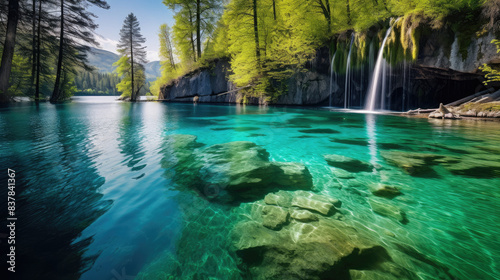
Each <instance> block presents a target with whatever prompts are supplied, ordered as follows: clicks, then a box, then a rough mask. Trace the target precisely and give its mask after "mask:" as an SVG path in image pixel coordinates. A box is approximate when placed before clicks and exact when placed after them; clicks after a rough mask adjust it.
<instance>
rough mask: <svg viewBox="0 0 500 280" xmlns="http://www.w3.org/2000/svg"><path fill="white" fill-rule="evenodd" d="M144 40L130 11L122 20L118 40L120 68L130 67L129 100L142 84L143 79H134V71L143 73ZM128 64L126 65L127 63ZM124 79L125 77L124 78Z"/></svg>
mask: <svg viewBox="0 0 500 280" xmlns="http://www.w3.org/2000/svg"><path fill="white" fill-rule="evenodd" d="M145 42H146V39H144V37H143V36H142V35H141V28H140V27H139V21H138V20H137V17H136V16H135V15H134V14H133V13H130V14H129V15H128V16H127V17H126V18H125V21H124V22H123V27H122V29H121V30H120V42H119V43H118V52H119V53H120V54H121V55H122V58H125V57H126V58H127V59H120V61H122V62H123V65H122V68H125V69H126V68H129V69H130V83H131V85H130V90H131V95H130V101H132V102H134V101H136V99H137V95H138V93H139V90H140V89H141V88H142V87H143V86H144V82H145V81H144V80H143V79H140V80H141V81H139V79H136V75H135V72H136V71H137V70H139V71H141V72H142V75H144V70H143V68H144V66H143V64H144V63H146V50H145V48H146V47H143V46H142V44H143V43H145ZM126 64H128V67H127V65H126ZM124 80H125V81H126V79H124Z"/></svg>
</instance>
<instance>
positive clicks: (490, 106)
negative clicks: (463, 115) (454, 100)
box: [460, 102, 500, 112]
mask: <svg viewBox="0 0 500 280" xmlns="http://www.w3.org/2000/svg"><path fill="white" fill-rule="evenodd" d="M460 108H461V109H464V110H467V111H468V110H475V111H476V112H484V111H489V112H492V111H500V102H488V103H467V104H464V105H462V106H460Z"/></svg>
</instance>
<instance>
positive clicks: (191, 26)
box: [163, 0, 221, 61]
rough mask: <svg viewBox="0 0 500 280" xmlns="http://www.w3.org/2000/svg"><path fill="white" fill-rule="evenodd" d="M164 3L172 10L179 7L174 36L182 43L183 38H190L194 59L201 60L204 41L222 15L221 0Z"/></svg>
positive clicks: (179, 0)
mask: <svg viewBox="0 0 500 280" xmlns="http://www.w3.org/2000/svg"><path fill="white" fill-rule="evenodd" d="M163 3H164V4H165V5H166V6H167V7H169V8H170V9H172V10H176V9H178V12H177V13H176V15H175V16H174V18H175V20H176V22H175V25H174V26H173V29H174V34H175V36H174V38H175V39H176V41H177V42H179V43H181V44H182V43H183V42H182V41H181V40H185V39H186V38H189V41H190V43H191V51H192V54H193V56H194V57H193V60H194V61H196V60H200V58H201V56H202V52H203V48H202V42H203V41H204V40H205V39H208V38H209V37H210V36H211V34H212V32H213V30H214V27H215V23H216V22H217V20H218V18H219V16H220V12H221V5H220V1H217V0H163ZM195 34H196V36H194V35H195ZM195 41H196V47H195Z"/></svg>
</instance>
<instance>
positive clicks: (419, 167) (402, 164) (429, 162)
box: [380, 151, 446, 177]
mask: <svg viewBox="0 0 500 280" xmlns="http://www.w3.org/2000/svg"><path fill="white" fill-rule="evenodd" d="M380 155H381V156H382V157H383V158H384V159H385V160H386V161H387V162H388V163H389V164H391V165H394V166H397V167H399V168H400V169H401V170H403V171H404V172H405V173H407V174H409V175H412V176H424V177H425V176H429V177H432V176H434V175H435V171H434V170H433V169H432V166H434V165H437V164H439V160H440V159H443V158H446V156H442V155H436V154H425V153H413V152H403V151H382V152H380Z"/></svg>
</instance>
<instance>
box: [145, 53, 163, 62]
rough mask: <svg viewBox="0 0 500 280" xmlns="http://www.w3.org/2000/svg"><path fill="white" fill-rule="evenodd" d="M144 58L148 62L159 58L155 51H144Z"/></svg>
mask: <svg viewBox="0 0 500 280" xmlns="http://www.w3.org/2000/svg"><path fill="white" fill-rule="evenodd" d="M146 53H147V54H146V58H147V60H148V61H149V62H151V61H157V60H160V56H159V54H158V52H157V51H146Z"/></svg>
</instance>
